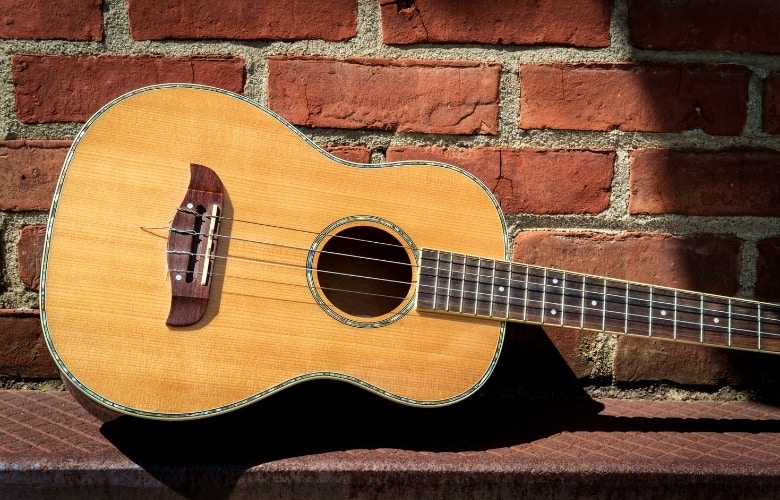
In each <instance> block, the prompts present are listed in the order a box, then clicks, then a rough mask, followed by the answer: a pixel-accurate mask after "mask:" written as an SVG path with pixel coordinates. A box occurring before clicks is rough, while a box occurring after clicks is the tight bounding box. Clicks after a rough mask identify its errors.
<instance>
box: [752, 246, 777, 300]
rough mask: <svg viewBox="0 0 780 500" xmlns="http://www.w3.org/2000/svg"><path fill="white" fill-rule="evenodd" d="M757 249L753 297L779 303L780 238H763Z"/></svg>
mask: <svg viewBox="0 0 780 500" xmlns="http://www.w3.org/2000/svg"><path fill="white" fill-rule="evenodd" d="M757 247H758V263H757V265H756V288H755V296H756V298H757V299H758V300H768V301H772V302H780V279H778V277H780V236H772V237H770V238H764V239H762V240H760V241H759V242H758V244H757Z"/></svg>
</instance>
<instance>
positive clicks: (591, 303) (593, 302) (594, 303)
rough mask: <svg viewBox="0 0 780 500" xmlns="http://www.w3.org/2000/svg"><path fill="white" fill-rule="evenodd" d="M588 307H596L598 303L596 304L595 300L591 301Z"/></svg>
mask: <svg viewBox="0 0 780 500" xmlns="http://www.w3.org/2000/svg"><path fill="white" fill-rule="evenodd" d="M590 305H592V306H597V305H599V303H598V302H596V301H595V300H591V301H590Z"/></svg>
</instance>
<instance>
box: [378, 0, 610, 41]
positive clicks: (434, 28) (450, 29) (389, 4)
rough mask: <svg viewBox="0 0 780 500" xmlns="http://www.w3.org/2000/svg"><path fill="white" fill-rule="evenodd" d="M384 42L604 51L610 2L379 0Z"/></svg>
mask: <svg viewBox="0 0 780 500" xmlns="http://www.w3.org/2000/svg"><path fill="white" fill-rule="evenodd" d="M381 9H382V38H383V40H384V42H385V43H388V44H399V45H405V44H414V43H486V44H491V45H568V46H578V47H607V46H608V45H609V42H610V37H609V21H610V16H611V14H612V1H611V0H595V1H582V0H580V1H571V0H548V1H545V2H533V1H529V0H522V1H515V0H498V1H493V2H452V1H450V0H414V1H411V2H401V1H392V0H382V3H381Z"/></svg>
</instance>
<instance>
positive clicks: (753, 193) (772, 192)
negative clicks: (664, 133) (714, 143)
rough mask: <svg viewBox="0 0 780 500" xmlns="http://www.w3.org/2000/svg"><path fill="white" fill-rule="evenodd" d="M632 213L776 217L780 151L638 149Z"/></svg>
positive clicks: (779, 200)
mask: <svg viewBox="0 0 780 500" xmlns="http://www.w3.org/2000/svg"><path fill="white" fill-rule="evenodd" d="M630 162H631V163H630V165H631V166H630V168H631V173H630V177H629V186H630V199H629V205H628V210H629V212H630V213H632V214H666V213H674V214H683V215H713V216H714V215H721V216H724V215H753V216H771V217H777V216H780V152H779V151H773V150H765V149H729V150H721V151H702V150H670V149H640V150H637V151H634V152H633V153H632V154H631V160H630Z"/></svg>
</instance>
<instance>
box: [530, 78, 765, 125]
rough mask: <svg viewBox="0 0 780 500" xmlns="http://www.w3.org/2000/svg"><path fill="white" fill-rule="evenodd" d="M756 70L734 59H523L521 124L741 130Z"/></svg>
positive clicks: (744, 121) (745, 117)
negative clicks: (599, 61) (646, 61)
mask: <svg viewBox="0 0 780 500" xmlns="http://www.w3.org/2000/svg"><path fill="white" fill-rule="evenodd" d="M750 75H751V71H750V70H749V69H748V68H746V67H743V66H735V65H719V66H709V65H700V64H682V65H662V64H630V63H626V64H552V65H544V66H536V65H525V66H521V68H520V89H521V98H520V127H522V128H530V129H533V128H550V129H572V130H599V131H604V130H614V129H618V130H625V131H644V132H683V131H685V130H693V129H701V130H703V131H704V132H707V133H709V134H716V135H738V134H740V133H742V131H743V129H744V127H745V123H746V119H747V95H748V81H749V80H750Z"/></svg>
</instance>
